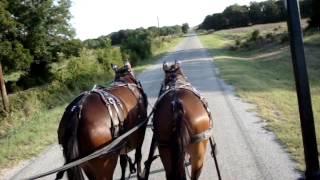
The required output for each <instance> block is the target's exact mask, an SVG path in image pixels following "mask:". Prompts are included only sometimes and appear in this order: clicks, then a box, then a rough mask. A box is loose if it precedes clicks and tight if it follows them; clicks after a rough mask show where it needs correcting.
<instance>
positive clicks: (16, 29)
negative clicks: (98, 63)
mask: <svg viewBox="0 0 320 180" xmlns="http://www.w3.org/2000/svg"><path fill="white" fill-rule="evenodd" d="M70 7H71V0H32V1H25V0H0V63H1V65H2V67H3V71H4V73H5V74H10V73H12V72H21V74H23V75H22V76H20V78H19V80H18V81H17V82H15V83H16V85H17V86H20V87H22V88H23V89H25V88H29V87H33V86H37V85H41V84H46V83H48V82H51V81H52V80H53V78H54V75H53V74H52V67H51V66H52V64H53V63H59V62H62V61H67V60H68V58H70V57H79V56H80V54H81V51H82V50H83V49H93V50H97V51H95V52H94V53H98V54H100V55H99V56H98V57H100V56H105V57H112V56H113V55H112V53H114V51H112V50H111V49H112V48H113V46H120V47H121V54H122V58H128V59H130V60H131V59H132V60H133V62H134V63H137V62H138V61H140V60H141V59H146V58H148V57H150V56H151V55H152V46H153V45H154V42H155V39H156V37H158V36H168V35H174V34H181V33H182V32H186V31H187V28H188V27H186V26H188V25H187V24H184V25H183V26H179V25H176V26H167V27H161V28H157V27H149V28H147V29H144V28H138V29H135V30H120V31H118V32H114V33H111V34H109V35H106V36H101V37H99V38H95V39H88V40H85V41H81V40H79V39H75V31H74V29H73V28H72V26H71V25H70V23H69V21H70V19H71V13H70V10H69V9H70ZM160 43H161V42H160ZM101 49H102V50H101ZM102 51H105V52H107V54H108V53H109V54H108V55H107V54H106V53H101V52H102ZM101 54H102V55H101ZM102 59H103V58H102Z"/></svg>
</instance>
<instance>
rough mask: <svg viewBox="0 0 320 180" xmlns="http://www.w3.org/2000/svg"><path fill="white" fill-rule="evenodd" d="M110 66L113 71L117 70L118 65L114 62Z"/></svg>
mask: <svg viewBox="0 0 320 180" xmlns="http://www.w3.org/2000/svg"><path fill="white" fill-rule="evenodd" d="M111 68H112V70H113V71H114V72H117V70H118V66H117V65H115V64H111Z"/></svg>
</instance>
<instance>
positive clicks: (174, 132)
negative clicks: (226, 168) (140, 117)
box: [153, 62, 212, 180]
mask: <svg viewBox="0 0 320 180" xmlns="http://www.w3.org/2000/svg"><path fill="white" fill-rule="evenodd" d="M163 70H164V72H165V79H164V81H163V84H162V87H161V90H160V93H159V98H158V101H157V102H156V105H155V111H154V119H153V126H154V136H155V140H156V142H157V143H156V144H157V145H158V148H159V153H160V157H161V161H162V163H163V166H164V169H165V171H166V177H167V179H169V180H180V179H186V172H185V155H186V154H189V156H190V159H188V160H190V163H191V179H198V178H199V176H200V173H201V169H202V166H203V163H204V159H205V156H206V150H207V144H208V139H209V137H211V134H212V133H211V129H212V120H211V115H210V111H209V109H208V105H207V103H206V101H205V100H204V99H203V98H202V96H200V94H199V93H198V91H196V90H195V89H194V88H193V87H192V86H191V84H190V83H189V82H188V81H187V79H186V77H185V75H184V74H183V72H182V70H181V68H180V63H177V62H175V63H174V64H173V65H171V66H169V65H168V64H167V63H164V64H163Z"/></svg>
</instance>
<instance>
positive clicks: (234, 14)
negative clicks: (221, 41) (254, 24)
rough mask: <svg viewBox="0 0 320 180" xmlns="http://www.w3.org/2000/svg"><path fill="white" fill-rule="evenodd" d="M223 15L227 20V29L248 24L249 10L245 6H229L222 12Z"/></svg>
mask: <svg viewBox="0 0 320 180" xmlns="http://www.w3.org/2000/svg"><path fill="white" fill-rule="evenodd" d="M223 15H224V16H225V17H226V18H227V19H228V27H231V28H233V27H240V26H247V25H248V24H249V10H248V7H247V6H240V5H237V4H235V5H231V6H228V7H227V8H226V9H225V10H224V11H223Z"/></svg>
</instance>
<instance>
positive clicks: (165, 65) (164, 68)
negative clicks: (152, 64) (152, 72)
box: [162, 61, 169, 71]
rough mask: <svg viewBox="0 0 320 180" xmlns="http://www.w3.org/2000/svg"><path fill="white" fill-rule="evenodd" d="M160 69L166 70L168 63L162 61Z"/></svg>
mask: <svg viewBox="0 0 320 180" xmlns="http://www.w3.org/2000/svg"><path fill="white" fill-rule="evenodd" d="M162 69H163V70H164V71H168V70H169V64H168V63H167V62H166V61H165V62H163V65H162Z"/></svg>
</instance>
